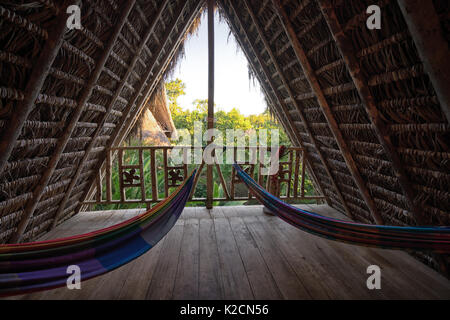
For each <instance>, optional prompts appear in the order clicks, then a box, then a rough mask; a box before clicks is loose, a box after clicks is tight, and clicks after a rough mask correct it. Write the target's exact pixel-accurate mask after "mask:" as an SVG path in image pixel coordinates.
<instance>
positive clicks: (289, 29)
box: [272, 0, 384, 224]
mask: <svg viewBox="0 0 450 320" xmlns="http://www.w3.org/2000/svg"><path fill="white" fill-rule="evenodd" d="M272 3H273V5H274V7H275V11H276V12H277V14H278V17H279V18H280V20H281V22H282V25H283V28H284V30H285V32H286V34H287V36H288V39H289V42H290V44H291V46H292V48H293V50H294V52H295V55H296V56H297V59H298V60H299V62H300V65H301V66H302V69H303V73H304V74H305V76H306V79H307V80H308V83H309V85H310V86H311V88H312V90H313V92H314V94H315V96H316V98H317V102H318V103H319V105H320V107H321V109H322V111H323V114H324V116H325V119H326V120H327V123H328V125H329V127H330V129H331V132H333V135H334V138H335V140H336V142H337V145H338V146H339V150H340V151H341V154H342V157H343V158H344V160H345V163H346V164H347V168H348V169H349V171H350V173H351V174H352V177H353V180H354V181H355V183H356V185H357V186H358V189H359V191H360V193H361V195H362V197H363V199H364V201H365V203H366V205H367V207H368V208H369V210H370V213H371V214H372V217H373V218H374V220H375V222H376V223H377V224H384V222H383V219H382V217H381V215H380V213H379V212H378V209H377V207H376V205H375V201H374V200H373V198H372V196H371V194H370V191H369V188H368V187H367V186H366V183H365V182H364V180H363V178H362V177H361V173H360V172H359V169H358V165H357V164H356V162H355V160H354V159H353V156H352V153H351V150H350V148H349V147H348V145H347V143H346V142H345V139H344V136H343V135H342V132H341V129H340V128H339V125H338V123H337V121H336V119H335V117H334V115H333V112H332V111H331V108H330V105H329V104H328V101H327V99H326V98H325V94H324V93H323V90H322V88H321V86H320V84H319V81H318V79H317V77H316V74H315V72H314V70H313V68H312V66H311V64H310V63H309V60H308V57H307V56H306V53H305V50H304V48H303V46H302V45H301V44H300V41H299V40H298V38H297V34H296V32H295V30H294V28H293V26H292V23H291V21H290V19H289V16H288V14H287V13H286V11H285V10H284V8H283V7H282V6H281V4H280V1H279V0H272Z"/></svg>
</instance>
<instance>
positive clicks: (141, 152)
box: [99, 148, 147, 201]
mask: <svg viewBox="0 0 450 320" xmlns="http://www.w3.org/2000/svg"><path fill="white" fill-rule="evenodd" d="M139 171H140V172H139V173H140V174H139V176H140V177H141V179H140V183H141V200H142V201H146V198H147V197H146V196H145V181H144V180H145V179H144V177H145V174H144V150H143V149H142V148H140V149H139ZM99 172H100V170H99Z"/></svg>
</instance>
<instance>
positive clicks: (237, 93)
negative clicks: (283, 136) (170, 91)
mask: <svg viewBox="0 0 450 320" xmlns="http://www.w3.org/2000/svg"><path fill="white" fill-rule="evenodd" d="M214 29H215V30H214V31H215V89H214V101H215V104H216V110H224V111H230V110H231V109H233V108H236V109H238V110H239V111H240V112H241V113H242V114H244V115H250V114H260V113H262V112H263V111H264V110H265V108H266V104H265V101H264V95H263V94H262V92H261V89H260V87H259V83H258V82H257V81H255V85H253V81H249V78H248V71H247V58H246V57H245V55H244V53H243V52H242V51H241V49H240V48H239V45H238V43H237V42H236V41H235V39H234V36H233V35H230V36H229V31H230V29H229V28H228V25H227V23H226V22H225V21H220V20H219V16H218V14H217V13H216V15H215V18H214ZM185 54H186V55H185V57H184V58H183V59H181V60H180V61H179V62H178V65H177V67H176V68H175V70H174V73H173V75H172V77H171V78H170V79H176V78H179V79H181V80H182V81H183V82H184V83H185V84H186V89H185V92H186V95H184V96H180V97H179V98H178V103H179V104H180V106H181V107H182V108H183V109H192V108H193V106H192V102H193V101H194V100H195V99H207V98H208V22H207V15H206V14H204V15H203V16H202V21H201V24H200V28H199V29H198V33H197V34H193V35H192V36H191V37H190V38H188V39H187V40H186V42H185Z"/></svg>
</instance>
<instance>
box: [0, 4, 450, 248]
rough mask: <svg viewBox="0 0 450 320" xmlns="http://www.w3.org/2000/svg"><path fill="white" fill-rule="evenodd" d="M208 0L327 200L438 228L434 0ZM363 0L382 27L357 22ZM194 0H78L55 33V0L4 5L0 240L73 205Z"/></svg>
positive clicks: (178, 40) (37, 226) (444, 15)
mask: <svg viewBox="0 0 450 320" xmlns="http://www.w3.org/2000/svg"><path fill="white" fill-rule="evenodd" d="M69 2H70V4H73V1H68V2H66V3H69ZM217 2H218V6H219V10H220V12H221V14H222V15H223V16H224V17H225V19H226V21H227V22H228V24H229V26H230V28H231V30H232V32H233V33H234V35H235V37H236V38H237V40H238V42H239V43H240V45H241V47H242V49H243V51H244V53H245V54H246V56H247V58H248V59H249V64H250V67H251V69H252V73H253V74H254V75H256V77H257V78H258V80H259V81H260V83H261V85H262V87H263V89H264V91H265V94H266V99H267V101H268V102H269V105H270V108H271V110H272V112H273V113H274V114H275V115H276V116H277V117H278V119H279V121H280V122H281V123H282V124H283V125H284V127H285V129H286V131H287V132H288V134H289V135H290V137H291V140H292V142H293V143H294V144H296V145H300V146H303V147H304V148H306V150H307V154H308V162H309V167H310V170H311V172H310V173H311V174H312V175H314V177H315V178H316V180H317V181H318V182H319V183H318V184H319V187H320V189H321V191H322V192H323V194H324V195H325V196H326V198H327V202H328V203H329V204H330V205H331V206H333V207H335V208H337V209H339V210H341V211H342V212H344V213H346V214H347V215H349V216H351V217H352V218H354V219H355V220H358V221H363V222H369V223H375V222H377V223H385V224H409V225H411V224H412V225H414V224H432V225H450V216H449V212H450V193H449V190H450V150H449V144H450V125H449V120H448V119H450V109H449V108H450V107H449V101H450V99H449V95H450V90H449V89H448V86H449V83H450V81H446V79H447V80H448V77H449V74H450V72H448V69H449V67H448V63H447V61H446V60H447V59H446V58H448V56H449V55H448V44H449V42H448V41H449V39H448V34H449V33H448V26H449V21H448V17H449V8H448V2H447V1H446V0H434V1H410V0H398V1H396V0H380V1H372V0H371V1H369V0H364V1H361V0H302V1H298V0H264V1H260V0H241V1H232V0H218V1H217ZM374 2H375V3H374ZM372 4H377V5H379V6H380V7H381V9H382V10H381V12H382V28H381V30H369V29H367V27H366V23H365V21H366V19H367V14H366V13H365V12H366V9H367V7H368V6H369V5H372ZM66 5H67V4H66ZM203 5H204V2H203V1H199V0H187V1H184V0H183V1H181V0H170V1H165V0H158V1H156V0H155V1H143V0H137V1H132V0H127V1H125V0H124V1H117V0H100V1H97V0H95V1H94V0H86V1H83V6H82V19H83V21H82V24H83V29H82V30H80V31H77V30H73V31H68V32H64V25H65V17H66V16H65V14H64V12H65V9H64V8H65V7H64V6H60V4H59V2H56V1H51V0H50V1H48V0H47V1H26V0H23V1H20V2H14V3H12V2H3V3H2V4H1V6H0V16H1V20H0V24H1V33H0V43H1V46H0V68H1V69H0V70H1V71H0V72H1V78H0V81H1V83H0V98H1V100H0V103H1V105H0V121H1V122H0V130H1V131H0V134H1V135H2V138H1V143H0V174H1V178H0V179H1V180H0V219H1V225H0V242H7V241H8V240H10V239H14V235H15V234H17V233H21V232H22V231H23V232H24V236H23V238H22V239H23V240H31V239H33V238H35V237H36V236H37V235H39V234H41V233H42V232H45V231H46V230H48V229H49V228H51V227H52V226H53V225H54V221H56V220H55V217H58V221H63V220H64V219H67V218H69V217H71V216H73V215H74V214H76V213H77V212H78V211H79V210H80V203H81V202H82V201H83V199H85V197H86V196H87V192H86V190H87V189H88V188H89V186H91V185H92V182H93V181H94V179H95V172H96V171H97V170H98V168H100V167H101V165H102V163H103V161H104V158H105V153H104V151H105V149H106V148H109V147H111V146H114V145H118V144H119V143H120V142H121V140H122V139H123V138H124V137H125V136H126V135H127V132H128V131H129V129H130V128H131V127H132V126H133V123H134V121H135V119H136V118H137V117H138V116H139V113H140V110H142V106H143V105H144V102H145V101H146V99H147V98H148V97H149V96H150V95H151V94H152V93H153V91H154V90H155V87H156V86H157V85H158V83H159V82H160V80H161V78H162V77H163V75H164V72H165V71H166V70H167V69H168V65H169V64H170V62H171V61H173V57H174V56H175V57H176V56H177V54H178V52H179V51H178V50H179V48H180V47H179V46H180V45H181V44H182V41H183V39H184V36H185V33H186V31H187V30H188V28H189V27H190V26H191V24H192V21H193V20H194V18H195V17H196V16H197V15H198V14H199V13H200V11H201V7H202V6H203ZM414 5H415V6H416V7H414ZM423 16H425V17H426V19H424V18H423ZM428 31H430V32H428ZM431 40H432V43H431V44H430V41H431ZM429 48H432V50H430V49H429ZM423 61H425V62H423ZM169 69H170V68H169ZM59 218H62V219H59Z"/></svg>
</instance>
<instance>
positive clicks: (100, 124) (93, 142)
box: [52, 0, 168, 227]
mask: <svg viewBox="0 0 450 320" xmlns="http://www.w3.org/2000/svg"><path fill="white" fill-rule="evenodd" d="M167 3H168V0H165V1H164V2H163V3H162V4H161V6H160V7H159V9H158V11H157V13H156V16H155V18H154V19H153V21H152V23H151V25H150V26H149V28H148V29H147V31H146V33H145V35H144V36H143V38H142V39H141V43H140V45H139V47H138V48H137V50H136V52H135V54H134V56H133V59H132V60H131V62H130V64H129V66H128V69H127V71H126V73H125V75H124V76H123V78H122V80H121V81H120V83H119V85H118V86H117V88H116V89H115V92H114V95H113V97H112V98H111V100H110V101H109V102H108V104H107V105H106V112H105V113H104V114H103V116H102V118H101V119H100V121H99V122H98V125H97V128H96V129H95V131H94V134H93V135H92V140H91V142H90V143H89V144H88V146H87V148H86V151H85V153H84V156H83V158H82V159H81V160H80V162H79V164H78V168H77V170H76V172H75V174H74V175H73V177H72V180H71V181H70V184H69V187H68V188H67V191H66V194H65V195H64V198H63V200H62V201H61V204H60V206H59V208H58V210H57V211H56V214H55V219H53V223H52V226H53V227H54V226H55V225H56V223H57V221H58V219H59V217H60V216H61V214H62V212H63V211H64V208H65V206H66V203H67V201H68V200H69V197H70V195H71V194H72V190H73V188H74V187H75V186H76V183H77V181H78V179H79V177H80V176H81V173H82V171H83V169H84V164H85V163H86V162H87V161H88V159H89V156H90V153H91V150H92V149H93V148H94V147H95V145H96V138H97V137H98V136H99V135H100V134H101V132H102V130H103V126H104V124H105V122H106V120H107V119H108V117H109V115H110V113H111V112H112V110H113V109H114V105H115V103H116V101H117V99H118V98H119V96H120V94H121V92H122V89H123V88H124V87H125V85H126V83H127V81H128V78H129V77H130V75H131V73H132V71H133V70H134V67H135V65H136V64H137V62H138V59H139V57H140V55H141V52H142V51H143V50H144V47H145V46H146V43H147V41H148V39H149V38H150V36H151V35H152V34H153V31H154V29H155V27H156V25H157V22H158V21H159V19H160V18H161V15H162V13H163V9H164V8H165V7H166V5H167ZM98 171H99V172H100V170H98Z"/></svg>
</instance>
